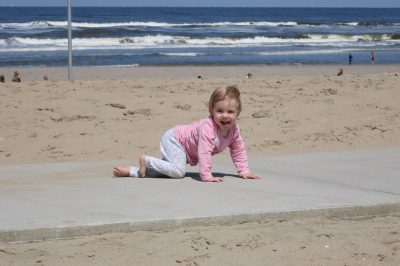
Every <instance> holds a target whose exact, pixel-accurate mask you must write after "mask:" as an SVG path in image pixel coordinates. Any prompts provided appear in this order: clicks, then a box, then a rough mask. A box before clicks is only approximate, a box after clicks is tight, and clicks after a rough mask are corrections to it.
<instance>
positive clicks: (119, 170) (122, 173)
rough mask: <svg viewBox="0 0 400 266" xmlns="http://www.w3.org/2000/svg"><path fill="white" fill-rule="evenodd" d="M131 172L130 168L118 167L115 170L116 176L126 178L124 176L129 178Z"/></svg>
mask: <svg viewBox="0 0 400 266" xmlns="http://www.w3.org/2000/svg"><path fill="white" fill-rule="evenodd" d="M130 170H131V167H130V166H125V167H122V166H116V167H114V168H113V174H114V176H118V177H124V176H129V171H130Z"/></svg>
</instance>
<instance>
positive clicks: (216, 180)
mask: <svg viewBox="0 0 400 266" xmlns="http://www.w3.org/2000/svg"><path fill="white" fill-rule="evenodd" d="M204 182H218V183H219V182H224V179H223V178H222V177H211V178H209V179H206V180H204Z"/></svg>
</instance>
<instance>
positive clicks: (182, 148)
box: [113, 86, 261, 182]
mask: <svg viewBox="0 0 400 266" xmlns="http://www.w3.org/2000/svg"><path fill="white" fill-rule="evenodd" d="M208 110H209V113H210V116H208V117H207V118H204V119H202V120H199V121H196V122H194V123H192V124H189V125H179V126H176V127H174V128H172V129H169V130H168V131H167V132H166V133H165V134H164V136H163V137H162V139H161V143H160V150H161V153H162V156H163V159H162V160H161V159H158V158H155V157H151V156H145V155H141V156H140V157H139V167H133V166H125V167H122V166H116V167H114V168H113V174H114V176H117V177H124V176H133V177H145V176H147V177H156V176H163V177H165V176H166V177H171V178H183V177H184V176H185V173H186V170H185V168H186V164H187V163H189V164H190V165H192V166H194V165H197V164H199V173H200V178H201V180H202V181H204V182H222V181H223V178H221V177H214V176H213V175H212V173H211V166H212V163H211V156H213V155H215V154H217V153H220V152H222V151H224V150H225V149H226V148H228V147H229V149H230V153H231V157H232V161H233V163H234V164H235V166H236V170H237V172H238V174H239V176H240V177H241V178H243V179H260V178H261V177H259V176H258V175H256V174H253V173H251V172H250V170H249V167H248V162H247V155H246V148H245V145H244V141H243V139H242V137H241V136H240V132H239V126H238V125H237V124H236V119H237V118H238V116H239V114H240V112H241V110H242V105H241V101H240V92H239V90H238V89H237V88H236V87H234V86H228V87H222V88H218V89H216V90H215V91H214V92H213V93H212V95H211V97H210V101H209V105H208Z"/></svg>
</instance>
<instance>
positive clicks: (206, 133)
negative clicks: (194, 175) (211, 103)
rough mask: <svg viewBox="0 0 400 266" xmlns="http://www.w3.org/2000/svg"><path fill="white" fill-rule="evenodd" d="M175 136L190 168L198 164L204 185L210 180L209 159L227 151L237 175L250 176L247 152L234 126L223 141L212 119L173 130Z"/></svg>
mask: <svg viewBox="0 0 400 266" xmlns="http://www.w3.org/2000/svg"><path fill="white" fill-rule="evenodd" d="M174 135H175V137H176V138H177V139H178V140H179V142H180V143H181V144H182V146H183V148H184V149H185V151H186V160H187V162H188V163H189V164H190V165H192V166H193V165H196V164H199V172H200V177H201V179H202V180H203V181H206V180H208V179H210V178H211V177H212V174H211V165H212V163H211V156H212V155H214V154H217V153H220V152H222V151H224V150H225V149H226V148H227V147H229V149H230V152H231V157H232V161H233V163H234V164H235V166H236V170H237V172H238V174H239V175H242V174H246V173H249V172H250V171H249V167H248V162H247V155H246V148H245V146H244V142H243V139H242V137H241V136H240V130H239V126H238V125H237V124H236V125H234V126H233V127H232V128H231V129H230V130H229V133H228V136H226V137H224V136H222V135H221V133H220V132H219V130H218V126H217V125H216V124H215V122H214V120H213V118H212V116H209V117H208V118H205V119H202V120H200V121H197V122H194V123H192V124H189V125H180V126H177V127H175V128H174Z"/></svg>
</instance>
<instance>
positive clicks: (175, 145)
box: [145, 129, 186, 178]
mask: <svg viewBox="0 0 400 266" xmlns="http://www.w3.org/2000/svg"><path fill="white" fill-rule="evenodd" d="M160 151H161V154H162V156H163V158H162V160H161V159H158V158H155V157H152V156H145V162H146V176H147V177H156V176H162V177H171V178H183V177H184V176H185V173H186V151H185V149H184V148H183V147H182V145H181V144H180V142H179V141H178V140H177V139H176V138H175V136H174V133H173V129H170V130H168V131H167V132H165V134H164V135H163V136H162V138H161V142H160Z"/></svg>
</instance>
